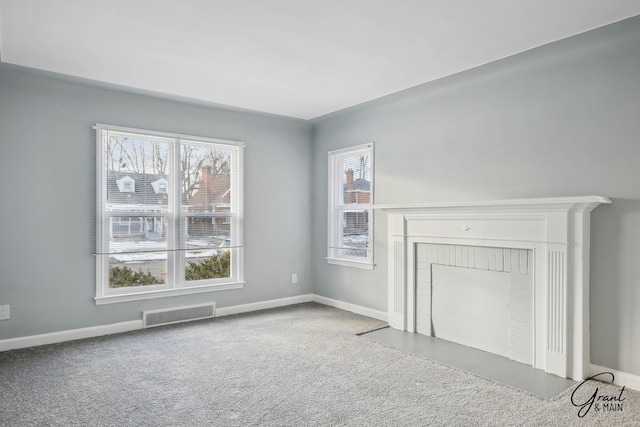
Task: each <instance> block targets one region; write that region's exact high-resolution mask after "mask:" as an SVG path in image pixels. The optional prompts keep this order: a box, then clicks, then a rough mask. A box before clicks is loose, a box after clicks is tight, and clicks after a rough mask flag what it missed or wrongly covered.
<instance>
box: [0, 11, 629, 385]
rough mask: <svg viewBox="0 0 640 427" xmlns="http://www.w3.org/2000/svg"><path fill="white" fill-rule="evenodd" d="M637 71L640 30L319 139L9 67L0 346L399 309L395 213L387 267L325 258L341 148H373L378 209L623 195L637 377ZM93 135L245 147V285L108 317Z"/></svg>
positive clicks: (503, 66) (596, 227) (387, 110)
mask: <svg viewBox="0 0 640 427" xmlns="http://www.w3.org/2000/svg"><path fill="white" fill-rule="evenodd" d="M638 76H640V18H634V19H630V20H627V21H624V22H622V23H619V24H615V25H612V26H608V27H605V28H602V29H599V30H596V31H593V32H590V33H587V34H583V35H581V36H577V37H574V38H572V39H569V40H564V41H561V42H558V43H554V44H552V45H548V46H544V47H542V48H539V49H535V50H533V51H529V52H526V53H523V54H520V55H517V56H515V57H511V58H508V59H505V60H502V61H498V62H495V63H492V64H489V65H486V66H483V67H480V68H477V69H474V70H470V71H467V72H464V73H461V74H458V75H455V76H452V77H449V78H446V79H442V80H440V81H437V82H434V83H430V84H427V85H423V86H420V87H417V88H413V89H410V90H407V91H404V92H401V93H398V94H395V95H392V96H389V97H385V98H383V99H380V100H377V101H374V102H370V103H367V104H364V105H361V106H358V107H355V108H352V109H348V110H345V111H342V112H339V113H336V114H332V115H329V116H327V117H324V118H321V119H319V120H316V121H314V122H313V126H312V125H311V124H309V123H305V122H303V121H298V120H288V119H284V118H279V117H273V116H268V115H259V114H252V113H247V112H239V111H231V110H225V109H220V108H213V107H205V106H197V105H193V104H189V103H183V102H175V101H169V100H163V99H158V98H153V97H148V96H143V95H140V94H133V93H127V92H124V91H120V90H113V89H109V88H104V87H96V86H90V85H85V84H79V83H74V82H70V81H67V80H62V79H58V78H53V77H49V76H46V75H42V74H40V73H32V72H27V71H25V70H22V69H18V68H14V67H9V66H6V65H0V181H1V182H2V184H1V185H0V200H2V205H1V208H0V212H1V213H0V304H11V320H9V321H0V339H6V338H13V337H19V336H28V335H33V334H40V333H46V332H54V331H61V330H68V329H75V328H82V327H88V326H94V325H103V324H109V323H115V322H121V321H127V320H135V319H139V318H140V317H141V310H142V309H153V308H159V307H165V306H175V305H183V304H192V303H196V302H199V301H212V300H215V301H216V302H217V304H218V306H219V307H225V306H232V305H237V304H244V303H250V302H256V301H263V300H269V299H274V298H282V297H287V296H294V295H301V294H307V293H310V292H314V293H317V294H320V295H323V296H327V297H330V298H335V299H338V300H342V301H346V302H351V303H354V304H359V305H362V306H366V307H370V308H374V309H377V310H381V311H386V274H387V254H386V237H385V236H386V217H385V215H384V214H383V213H378V214H377V215H376V227H375V245H374V247H375V251H376V252H375V258H376V263H377V267H376V269H375V270H373V271H367V270H359V269H355V268H348V267H341V266H336V265H327V264H326V262H325V261H324V257H325V255H326V222H327V218H326V208H327V205H326V199H327V176H326V173H327V171H326V168H327V151H329V150H333V149H337V148H341V147H346V146H351V145H357V144H362V143H365V142H369V141H375V143H376V191H377V194H376V202H377V203H405V202H406V203H418V202H435V201H456V200H483V199H485V200H486V199H499V198H519V197H550V196H571V195H592V194H598V195H604V196H608V197H611V198H612V199H613V202H614V203H613V205H610V206H601V207H599V208H597V209H596V210H595V211H594V212H593V215H592V262H591V272H592V274H591V298H592V300H591V314H592V325H591V331H592V361H593V362H594V363H597V364H600V365H604V366H607V367H610V368H614V369H620V370H623V371H626V372H630V373H633V374H636V375H640V335H639V334H640V310H637V309H636V308H637V307H638V306H639V305H640V286H639V283H638V282H639V281H640V263H639V262H638V261H637V260H638V258H639V257H640V185H638V182H640V168H639V167H638V166H637V164H638V161H639V160H640V143H639V142H638V135H640V120H638V112H639V111H640V77H638ZM96 122H101V123H108V124H115V125H121V126H131V127H138V128H147V129H156V130H163V131H172V132H181V133H188V134H194V135H203V136H211V137H219V138H228V139H238V140H243V141H245V142H246V143H247V148H246V153H245V166H246V171H247V175H246V180H245V187H246V188H245V189H246V191H245V205H246V242H245V243H246V275H245V276H246V280H247V284H246V286H245V288H244V289H242V290H230V291H222V292H212V293H205V294H198V295H191V296H183V297H175V298H159V299H154V300H148V301H136V302H128V303H120V304H110V305H104V306H96V305H95V304H94V302H93V297H94V287H95V285H94V283H95V262H94V259H93V256H92V255H91V251H92V246H91V233H92V227H93V213H92V212H93V205H94V180H95V177H94V172H93V163H94V156H95V148H94V142H93V136H92V130H91V126H93V124H95V123H96ZM312 141H313V142H312ZM309 171H311V174H310V173H309ZM291 202H293V203H291ZM43 206H44V207H45V208H44V209H43ZM309 236H311V237H309ZM311 259H313V261H311ZM291 272H297V273H298V275H299V276H298V277H299V281H300V283H299V284H298V285H291V284H290V273H291ZM312 273H313V274H312Z"/></svg>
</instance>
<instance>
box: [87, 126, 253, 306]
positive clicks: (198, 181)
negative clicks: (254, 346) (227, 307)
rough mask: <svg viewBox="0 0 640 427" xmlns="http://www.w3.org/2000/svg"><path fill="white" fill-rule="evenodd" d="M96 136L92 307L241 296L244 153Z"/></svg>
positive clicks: (218, 143) (176, 140)
mask: <svg viewBox="0 0 640 427" xmlns="http://www.w3.org/2000/svg"><path fill="white" fill-rule="evenodd" d="M96 131H97V143H98V150H97V151H98V160H97V161H98V168H97V169H98V176H97V183H98V189H97V190H98V191H97V195H98V200H97V206H98V208H97V227H96V255H97V265H98V268H97V275H98V277H97V288H96V301H98V302H101V301H102V302H112V301H126V300H128V299H140V298H144V297H149V296H153V294H160V295H163V294H167V293H170V294H180V293H189V292H197V291H201V290H203V289H229V288H233V287H240V286H241V285H242V273H243V271H242V270H243V269H242V266H243V259H242V257H243V247H242V194H241V192H242V185H241V183H242V154H243V145H242V144H241V143H238V142H235V141H224V140H217V139H212V138H201V137H191V136H186V135H171V134H164V133H160V132H151V131H139V130H136V129H126V128H117V127H112V126H105V125H97V126H96Z"/></svg>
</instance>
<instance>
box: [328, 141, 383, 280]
mask: <svg viewBox="0 0 640 427" xmlns="http://www.w3.org/2000/svg"><path fill="white" fill-rule="evenodd" d="M328 172H329V224H328V231H329V236H328V251H327V260H328V262H329V263H335V264H342V265H352V266H357V267H362V268H372V267H373V250H372V238H371V236H372V232H373V226H372V222H373V221H372V220H373V214H372V211H371V205H372V203H373V144H367V145H361V146H357V147H350V148H346V149H342V150H336V151H331V152H329V168H328Z"/></svg>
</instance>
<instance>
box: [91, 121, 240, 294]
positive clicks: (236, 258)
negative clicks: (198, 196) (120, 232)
mask: <svg viewBox="0 0 640 427" xmlns="http://www.w3.org/2000/svg"><path fill="white" fill-rule="evenodd" d="M94 129H95V130H96V144H97V149H96V162H97V163H96V165H97V166H98V165H104V164H106V158H105V153H104V150H103V149H102V144H101V138H100V137H101V135H102V132H103V131H109V132H112V133H122V134H126V135H139V136H141V137H154V138H155V139H165V140H167V141H171V142H174V143H173V145H172V147H173V152H172V156H174V158H179V156H180V144H181V142H182V141H184V142H185V143H187V144H193V143H196V144H198V143H213V144H217V145H222V146H228V147H233V148H235V150H234V155H233V156H232V160H233V164H232V166H231V167H232V171H233V173H232V176H231V188H232V189H236V191H231V199H232V200H231V206H234V207H235V209H234V210H233V211H232V212H225V215H227V216H229V215H230V216H231V218H232V219H231V230H232V236H230V237H231V238H232V242H233V246H231V247H230V249H229V250H230V251H232V253H231V259H232V263H231V278H223V279H210V280H200V281H189V282H186V281H185V280H184V266H185V259H184V257H179V258H176V252H175V251H174V250H173V249H174V248H176V247H179V245H180V239H181V238H182V237H181V235H182V233H176V232H175V230H176V227H177V224H178V223H180V224H182V223H184V222H185V220H186V219H187V218H188V217H195V216H220V214H217V215H216V214H215V213H213V214H208V213H205V214H204V215H203V214H198V213H188V212H180V210H179V209H174V210H173V211H168V212H166V211H165V212H137V211H136V212H134V211H130V212H126V215H127V216H153V217H165V218H167V220H168V221H170V222H172V223H173V224H174V227H170V229H173V230H174V231H173V232H171V233H170V234H169V235H168V236H167V242H168V250H167V264H168V265H172V266H174V267H175V268H174V271H173V277H172V280H171V281H169V280H168V281H167V282H168V283H167V284H162V285H147V286H144V287H127V288H117V289H110V288H109V283H108V280H109V278H108V277H109V261H108V255H96V296H95V298H94V299H95V302H96V305H102V304H110V303H117V302H126V301H135V300H145V299H152V298H159V297H168V296H177V295H187V294H194V293H201V292H210V291H222V290H228V289H239V288H242V287H243V286H244V283H245V281H244V197H243V195H244V146H245V144H244V143H243V142H241V141H232V140H223V139H218V138H208V137H200V136H193V135H185V134H177V133H167V132H159V131H152V130H144V129H134V128H126V127H121V126H112V125H105V124H96V126H94ZM175 156H177V157H175ZM177 163H178V162H172V165H171V168H172V170H171V172H170V174H171V175H172V176H179V173H180V172H179V171H178V170H175V169H176V167H177ZM106 179H107V170H106V168H104V167H96V206H97V208H96V229H97V230H98V229H102V230H103V233H97V234H96V246H97V248H100V249H101V252H103V253H104V252H107V251H108V242H109V237H108V236H107V235H105V230H109V229H110V228H109V226H108V222H109V221H110V218H111V217H117V216H122V214H123V212H117V211H116V212H111V213H106V212H105V211H103V210H102V209H103V206H102V203H101V202H102V201H103V200H104V197H105V196H106V195H105V194H104V192H105V189H106V185H105V184H106ZM173 183H174V188H171V189H169V188H167V189H168V190H169V191H170V194H171V196H170V202H169V204H170V205H171V206H179V204H178V203H177V202H176V201H175V200H171V199H172V198H173V197H179V196H177V195H179V194H181V189H180V180H179V179H175V180H173ZM169 184H170V183H169ZM168 187H169V186H168ZM100 224H102V227H100ZM169 283H173V285H170V284H169Z"/></svg>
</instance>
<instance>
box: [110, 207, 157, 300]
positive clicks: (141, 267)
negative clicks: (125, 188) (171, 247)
mask: <svg viewBox="0 0 640 427" xmlns="http://www.w3.org/2000/svg"><path fill="white" fill-rule="evenodd" d="M166 278H167V233H166V223H165V220H164V218H162V217H137V216H135V217H131V216H120V217H113V218H111V224H110V236H109V287H110V288H120V287H129V286H147V285H158V284H164V283H166Z"/></svg>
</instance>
